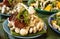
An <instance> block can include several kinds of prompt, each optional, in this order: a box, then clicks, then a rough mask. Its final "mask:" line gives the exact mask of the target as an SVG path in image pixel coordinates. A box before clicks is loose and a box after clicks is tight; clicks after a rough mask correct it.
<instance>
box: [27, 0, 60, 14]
mask: <svg viewBox="0 0 60 39" xmlns="http://www.w3.org/2000/svg"><path fill="white" fill-rule="evenodd" d="M28 5H29V6H33V7H34V9H35V10H36V11H37V12H39V13H41V14H47V15H51V14H54V13H57V12H58V11H60V8H59V7H60V6H59V5H60V1H56V0H29V1H28Z"/></svg>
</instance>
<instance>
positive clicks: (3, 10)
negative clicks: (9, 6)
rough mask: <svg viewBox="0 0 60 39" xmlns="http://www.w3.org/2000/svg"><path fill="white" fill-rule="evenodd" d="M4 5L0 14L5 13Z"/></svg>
mask: <svg viewBox="0 0 60 39" xmlns="http://www.w3.org/2000/svg"><path fill="white" fill-rule="evenodd" d="M5 8H6V5H3V7H2V11H1V13H4V12H5Z"/></svg>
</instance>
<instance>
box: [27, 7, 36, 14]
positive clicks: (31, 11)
mask: <svg viewBox="0 0 60 39" xmlns="http://www.w3.org/2000/svg"><path fill="white" fill-rule="evenodd" d="M28 12H29V14H34V13H35V10H34V8H33V7H32V6H30V7H29V9H28Z"/></svg>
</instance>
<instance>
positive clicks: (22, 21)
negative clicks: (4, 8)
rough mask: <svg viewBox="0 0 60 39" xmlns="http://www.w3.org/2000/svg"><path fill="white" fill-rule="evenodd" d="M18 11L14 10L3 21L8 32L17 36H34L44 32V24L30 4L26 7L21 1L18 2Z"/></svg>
mask: <svg viewBox="0 0 60 39" xmlns="http://www.w3.org/2000/svg"><path fill="white" fill-rule="evenodd" d="M19 6H20V11H19V12H18V11H16V12H14V14H12V15H11V16H10V17H9V18H8V19H7V20H6V21H5V22H7V24H6V23H5V22H4V23H3V28H4V30H5V31H6V32H8V31H7V30H6V29H5V27H4V26H5V25H4V24H6V25H7V26H6V27H8V29H9V32H10V34H12V35H13V36H17V37H23V38H24V37H28V38H35V37H38V36H40V35H42V34H44V33H46V29H47V27H46V24H45V23H44V22H43V20H42V19H41V18H39V17H38V15H37V14H36V12H35V10H34V8H33V7H32V6H30V7H27V6H26V5H24V4H23V3H19Z"/></svg>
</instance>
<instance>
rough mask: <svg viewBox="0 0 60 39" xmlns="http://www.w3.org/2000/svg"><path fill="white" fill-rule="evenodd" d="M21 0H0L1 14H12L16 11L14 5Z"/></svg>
mask: <svg viewBox="0 0 60 39" xmlns="http://www.w3.org/2000/svg"><path fill="white" fill-rule="evenodd" d="M21 2H22V0H18V1H17V0H0V15H2V16H10V15H11V14H13V12H15V11H16V9H14V7H15V6H16V5H17V3H21Z"/></svg>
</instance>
